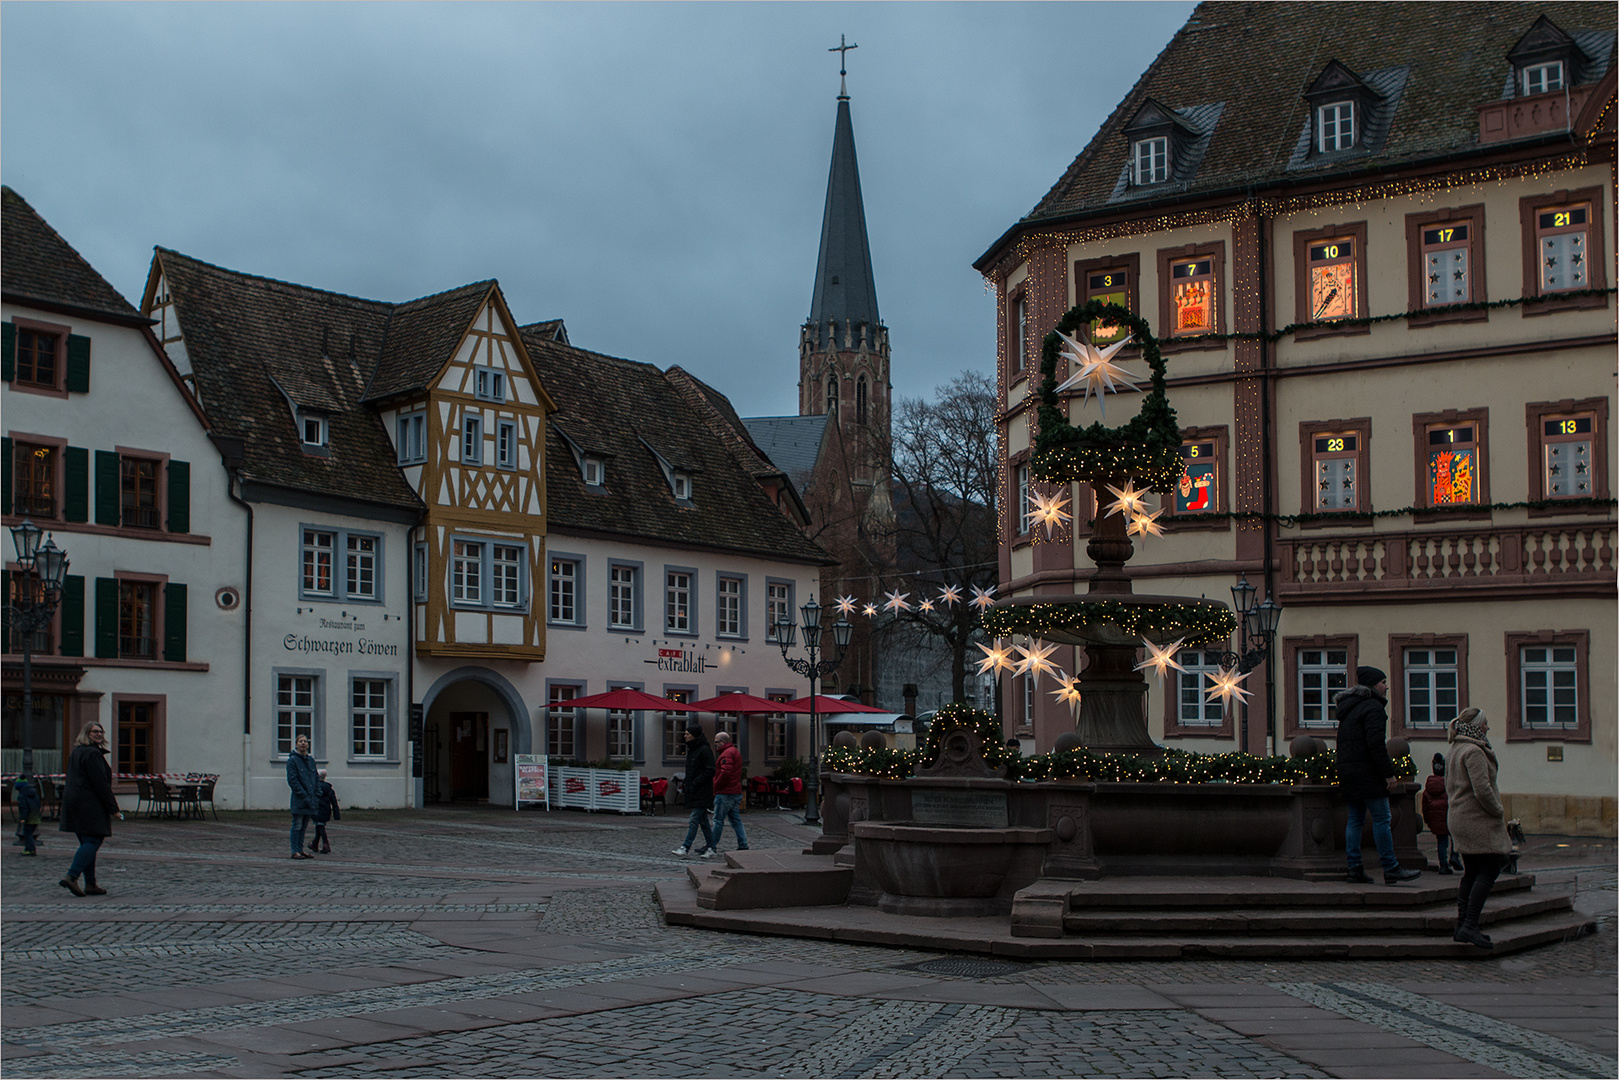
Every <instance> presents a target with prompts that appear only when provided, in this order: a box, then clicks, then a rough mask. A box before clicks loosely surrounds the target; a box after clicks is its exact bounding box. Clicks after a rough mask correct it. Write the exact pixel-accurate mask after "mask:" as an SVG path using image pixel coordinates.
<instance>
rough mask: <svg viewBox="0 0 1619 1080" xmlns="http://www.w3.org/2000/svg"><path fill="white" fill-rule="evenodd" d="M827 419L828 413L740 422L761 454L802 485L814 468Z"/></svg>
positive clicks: (762, 418)
mask: <svg viewBox="0 0 1619 1080" xmlns="http://www.w3.org/2000/svg"><path fill="white" fill-rule="evenodd" d="M830 420H831V417H830V416H829V415H822V416H755V417H749V418H748V419H746V420H744V421H742V423H743V424H744V425H745V426H746V427H747V429H748V434H749V436H751V437H752V439H753V442H754V444H755V445H756V446H758V447H759V449H760V450H761V451H763V453H764V455H765V456H766V457H768V458H769V459H770V460H771V461H773V462H775V463H776V464H777V465H779V466H781V470H782V471H783V472H785V473H786V474H787V475H788V476H790V477H792V478H793V482H794V483H796V484H798V486H799V487H804V486H805V485H806V484H807V482H808V480H809V478H810V476H811V474H813V473H814V472H815V462H816V461H817V459H819V458H820V456H821V443H822V442H823V441H824V440H825V439H826V427H827V423H828V422H829V421H830Z"/></svg>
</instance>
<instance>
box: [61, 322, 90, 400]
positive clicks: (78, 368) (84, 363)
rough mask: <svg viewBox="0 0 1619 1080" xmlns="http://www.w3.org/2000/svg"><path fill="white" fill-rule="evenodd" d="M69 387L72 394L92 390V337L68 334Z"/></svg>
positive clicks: (86, 392)
mask: <svg viewBox="0 0 1619 1080" xmlns="http://www.w3.org/2000/svg"><path fill="white" fill-rule="evenodd" d="M67 389H68V393H70V394H88V393H89V392H90V339H89V338H87V337H83V336H81V335H79V334H69V335H68V336H67Z"/></svg>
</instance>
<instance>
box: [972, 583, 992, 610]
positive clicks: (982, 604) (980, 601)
mask: <svg viewBox="0 0 1619 1080" xmlns="http://www.w3.org/2000/svg"><path fill="white" fill-rule="evenodd" d="M994 603H995V586H993V585H991V586H990V587H989V588H987V589H980V588H979V587H978V586H977V585H974V586H973V599H972V605H973V607H975V608H977V609H978V610H979V611H984V610H985V609H987V608H989V607H990V606H991V605H992V604H994Z"/></svg>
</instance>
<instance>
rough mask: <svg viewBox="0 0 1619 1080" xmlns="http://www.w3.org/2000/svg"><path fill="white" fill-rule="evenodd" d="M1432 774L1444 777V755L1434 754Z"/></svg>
mask: <svg viewBox="0 0 1619 1080" xmlns="http://www.w3.org/2000/svg"><path fill="white" fill-rule="evenodd" d="M1433 774H1434V775H1435V776H1444V775H1445V755H1444V754H1435V755H1434V756H1433Z"/></svg>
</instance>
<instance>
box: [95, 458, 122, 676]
mask: <svg viewBox="0 0 1619 1080" xmlns="http://www.w3.org/2000/svg"><path fill="white" fill-rule="evenodd" d="M118 513H119V502H118V455H117V454H115V453H113V452H112V451H111V450H97V451H96V524H97V525H113V526H116V525H117V524H118ZM96 655H97V656H100V655H101V654H100V653H97V654H96Z"/></svg>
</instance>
